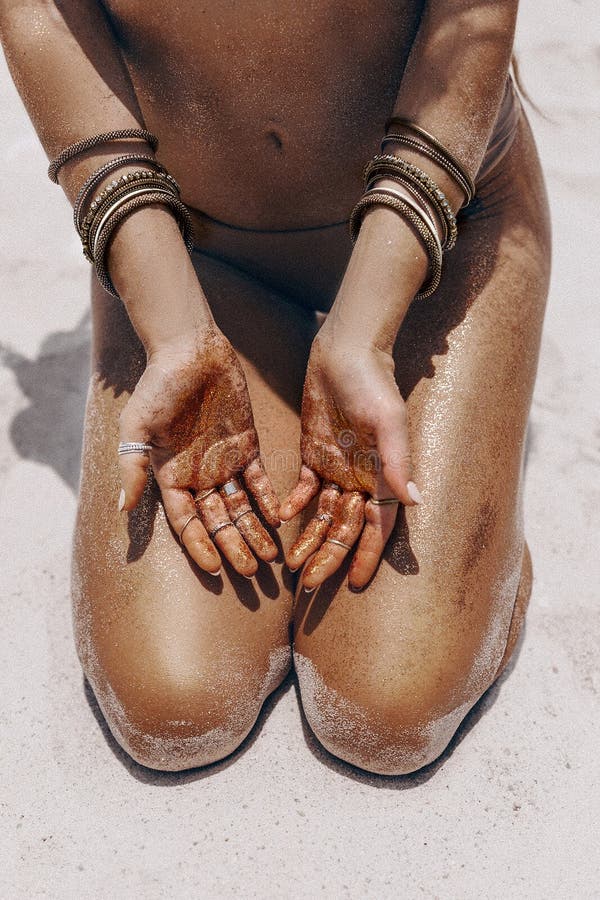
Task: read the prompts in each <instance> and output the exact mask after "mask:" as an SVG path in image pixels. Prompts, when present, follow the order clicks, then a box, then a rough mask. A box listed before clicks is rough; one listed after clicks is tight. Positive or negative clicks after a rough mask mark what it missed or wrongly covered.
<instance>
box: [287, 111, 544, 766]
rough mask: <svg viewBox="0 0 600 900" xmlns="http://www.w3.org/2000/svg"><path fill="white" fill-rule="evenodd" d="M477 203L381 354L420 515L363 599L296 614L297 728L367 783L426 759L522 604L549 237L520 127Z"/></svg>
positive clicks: (324, 603) (393, 546)
mask: <svg viewBox="0 0 600 900" xmlns="http://www.w3.org/2000/svg"><path fill="white" fill-rule="evenodd" d="M481 200H482V203H481V206H480V208H479V209H478V210H477V211H475V212H473V213H472V214H471V215H470V217H469V218H468V219H466V220H465V221H464V222H463V224H462V230H461V236H460V240H459V245H458V246H457V248H456V249H455V250H454V251H453V253H452V254H449V255H448V257H447V259H446V268H445V274H444V280H443V286H442V288H441V289H440V290H439V291H438V293H437V294H436V295H434V296H433V297H432V298H430V299H429V300H427V301H425V302H420V303H418V302H415V303H414V304H413V306H412V307H411V310H410V313H409V316H408V317H407V319H406V321H405V323H404V324H403V326H402V329H401V332H400V335H399V339H398V343H397V349H396V372H397V378H398V383H399V386H400V390H401V392H402V394H403V396H404V397H405V398H407V403H408V416H409V423H410V435H411V446H412V451H413V460H414V468H415V472H414V475H415V481H416V482H417V484H418V485H419V487H420V488H421V492H422V494H423V503H422V505H421V506H418V507H412V508H410V509H406V510H405V509H404V508H400V511H399V517H398V522H397V525H396V528H395V530H394V533H393V535H392V538H391V539H390V541H389V543H388V546H387V548H386V553H385V556H384V560H383V562H382V564H381V565H380V567H379V569H378V572H377V574H376V576H375V577H374V579H373V581H372V582H371V584H370V585H369V586H368V587H367V589H365V590H364V591H362V592H360V593H358V592H357V593H353V592H351V591H349V590H348V587H347V584H346V583H345V582H344V583H342V575H341V574H340V577H339V578H338V579H337V583H336V584H333V585H331V584H327V583H326V585H325V586H324V587H323V588H322V589H321V590H320V591H318V593H317V594H316V596H315V595H314V594H309V595H306V594H301V595H300V597H299V599H298V604H297V610H296V628H295V631H296V635H295V653H296V667H297V671H298V678H299V682H300V689H301V695H302V701H303V705H304V709H305V712H306V716H307V718H308V721H309V724H310V725H311V727H312V728H313V730H314V732H315V734H316V736H317V737H318V738H319V740H320V741H321V742H322V743H323V744H324V745H325V746H326V747H327V748H328V749H329V750H330V751H331V752H332V753H334V754H336V755H337V756H340V757H341V758H343V759H345V760H347V761H349V762H351V763H354V764H355V765H358V766H360V767H361V768H364V769H367V770H370V771H373V772H379V773H384V774H403V773H408V772H412V771H414V770H416V769H419V768H421V767H422V766H424V765H426V764H427V763H430V762H431V761H432V760H434V759H435V758H436V757H437V756H439V754H440V753H441V752H442V751H443V750H444V748H445V747H446V746H447V744H448V742H449V741H450V739H451V737H452V735H453V734H454V732H455V730H456V728H457V727H458V725H459V724H460V722H461V720H462V719H463V718H464V716H465V715H466V713H467V712H468V710H469V709H470V708H471V707H472V706H473V704H474V703H475V702H476V701H477V700H478V699H479V697H480V696H481V695H482V694H483V693H484V691H485V690H486V689H487V688H488V687H489V685H490V684H491V683H492V681H493V680H494V678H495V677H496V676H497V673H498V671H499V669H500V667H501V666H503V665H505V663H506V661H507V659H508V656H509V655H510V652H512V649H513V648H514V643H515V641H516V636H517V634H518V629H519V627H520V623H521V622H522V618H523V613H524V608H525V607H526V604H527V598H528V585H529V582H530V578H529V572H528V569H527V566H528V558H526V559H525V560H524V538H523V527H522V519H521V477H522V461H523V449H524V442H525V430H526V424H527V417H528V412H529V406H530V401H531V394H532V390H533V383H534V379H535V372H536V365H537V356H538V348H539V341H540V333H541V325H542V319H543V312H544V306H545V301H546V295H547V288H548V279H549V269H550V236H549V221H548V212H547V205H546V198H545V189H544V184H543V180H542V175H541V172H540V168H539V163H538V159H537V154H536V151H535V146H534V144H533V140H532V138H531V133H530V131H529V126H528V123H527V121H526V119H525V118H524V117H523V118H522V119H521V123H520V126H519V131H518V134H517V137H516V139H515V142H514V144H513V146H512V148H511V150H510V151H509V153H508V154H507V156H506V157H505V159H504V161H503V163H502V164H501V166H500V167H499V169H498V171H497V172H496V173H492V174H491V175H490V176H489V177H488V179H487V180H486V182H485V184H483V185H482V187H481ZM519 585H520V586H521V587H520V589H519ZM517 594H518V595H519V605H518V608H515V598H516V597H517ZM511 622H512V625H511Z"/></svg>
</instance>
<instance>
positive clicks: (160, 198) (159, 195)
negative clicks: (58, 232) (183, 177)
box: [94, 190, 194, 299]
mask: <svg viewBox="0 0 600 900" xmlns="http://www.w3.org/2000/svg"><path fill="white" fill-rule="evenodd" d="M153 203H162V204H166V205H167V206H169V207H170V208H171V209H172V210H173V212H174V214H175V216H176V218H177V221H178V224H179V228H180V230H181V235H182V237H183V241H184V243H185V245H186V248H187V251H188V253H190V254H191V253H192V251H193V249H194V244H193V225H192V218H191V216H190V214H189V212H188V210H187V207H186V206H185V205H184V204H183V203H182V202H181V200H179V199H178V198H177V197H175V196H174V195H173V194H171V193H169V192H167V191H166V190H162V191H160V192H159V191H147V192H145V193H144V194H142V195H141V196H138V197H132V198H128V199H127V202H126V203H125V204H124V205H123V206H121V207H120V208H119V209H118V210H116V212H114V213H113V214H112V215H111V216H110V218H109V219H108V221H107V222H106V224H105V226H104V228H103V230H102V234H101V235H100V237H99V239H98V241H97V242H96V246H95V248H94V265H95V268H96V275H97V276H98V280H99V281H100V283H101V284H102V286H103V288H104V289H105V290H106V291H108V293H109V294H112V295H113V297H116V298H117V299H120V298H119V294H118V292H117V290H116V289H115V287H114V285H113V283H112V281H111V280H110V277H109V275H108V271H107V269H106V262H105V256H106V251H107V248H108V244H109V241H110V240H111V237H112V233H113V231H114V230H115V228H116V227H117V225H119V223H120V222H122V221H123V219H126V218H127V216H129V215H131V213H133V212H135V210H137V209H140V208H141V207H143V206H149V205H150V204H153Z"/></svg>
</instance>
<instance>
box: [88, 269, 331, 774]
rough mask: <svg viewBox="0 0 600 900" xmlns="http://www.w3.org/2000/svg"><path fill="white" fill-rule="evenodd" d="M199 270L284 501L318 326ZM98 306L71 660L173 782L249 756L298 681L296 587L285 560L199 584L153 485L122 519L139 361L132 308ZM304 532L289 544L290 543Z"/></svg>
mask: <svg viewBox="0 0 600 900" xmlns="http://www.w3.org/2000/svg"><path fill="white" fill-rule="evenodd" d="M194 261H195V265H196V267H197V272H198V276H199V279H200V281H201V284H202V286H203V288H204V290H205V291H206V293H207V295H208V297H209V300H210V303H211V307H212V309H213V312H214V314H215V317H216V319H217V322H218V324H219V326H220V327H221V328H222V330H223V331H224V332H225V334H226V335H227V336H228V337H229V339H230V340H231V341H232V343H233V345H234V348H235V349H236V350H237V351H238V353H239V355H240V358H241V361H242V364H243V366H244V369H245V372H246V376H247V380H248V386H249V390H250V396H251V400H252V403H253V409H254V414H255V419H256V424H257V429H258V433H259V436H260V439H261V449H262V451H263V459H264V461H265V464H266V466H267V468H268V469H269V472H270V475H271V477H272V478H273V482H274V484H275V487H276V490H278V491H279V493H280V495H281V496H283V495H284V494H285V492H286V491H288V490H289V489H290V487H291V484H292V483H293V480H294V475H295V473H296V471H297V460H294V461H292V462H291V464H290V461H289V460H286V458H285V456H284V455H283V454H282V450H283V449H284V448H289V447H293V446H295V445H297V442H298V415H297V408H296V407H297V404H298V401H299V398H300V395H301V389H302V380H303V375H304V369H305V360H306V355H307V353H308V349H309V347H310V342H311V340H312V336H313V334H314V329H315V324H314V316H313V314H312V313H308V312H307V313H304V312H302V311H301V310H299V309H298V308H297V307H293V306H290V305H289V304H288V303H286V302H285V301H284V300H282V299H281V298H279V297H278V296H277V295H276V294H274V293H272V292H269V291H267V290H266V289H265V288H264V287H262V286H261V285H260V284H259V283H258V282H256V281H255V280H253V279H251V278H249V277H245V276H243V275H241V274H240V273H239V272H236V270H235V269H233V268H232V267H230V266H228V265H226V264H223V263H219V262H217V261H215V260H211V259H208V258H206V257H204V256H202V255H200V254H196V255H195V257H194ZM92 300H93V316H94V348H93V373H92V379H91V383H90V389H89V394H88V404H87V413H86V423H85V434H84V450H83V466H82V478H81V490H80V503H79V510H78V517H77V523H76V531H75V540H74V557H73V603H74V606H73V611H74V628H75V637H76V644H77V649H78V653H79V657H80V660H81V663H82V666H83V669H84V671H85V673H86V676H87V678H88V680H89V682H90V684H91V685H92V687H93V690H94V692H95V695H96V697H97V699H98V702H99V704H100V707H101V709H102V711H103V713H104V715H105V717H106V719H107V722H108V724H109V726H110V728H111V730H112V732H113V734H114V735H115V737H116V739H117V740H118V742H119V743H120V744H121V745H122V746H123V747H124V748H125V750H127V752H128V753H129V754H130V755H131V756H133V758H134V759H136V760H137V761H138V762H140V763H142V764H143V765H146V766H149V767H152V768H156V769H165V770H177V769H186V768H191V767H194V766H200V765H206V764H208V763H211V762H213V761H215V760H217V759H221V758H222V757H224V756H226V755H228V754H229V753H231V752H232V751H233V750H234V749H235V748H236V747H237V746H238V745H239V744H240V742H241V741H242V740H243V738H244V737H245V736H246V735H247V734H248V732H249V731H250V729H251V728H252V726H253V724H254V722H255V720H256V717H257V715H258V712H259V710H260V707H261V705H262V703H263V701H264V699H265V697H266V696H267V695H268V694H269V693H270V692H271V691H272V690H274V689H275V688H276V687H277V685H278V684H279V683H280V682H281V681H282V679H283V678H284V677H285V675H286V673H287V671H288V669H289V665H290V647H289V620H290V615H291V579H290V576H289V574H287V575H284V574H283V572H282V557H281V555H280V559H279V560H278V561H276V563H275V564H274V565H273V566H271V565H267V564H260V566H259V572H258V574H257V576H256V577H255V578H254V579H252V580H247V579H245V578H243V577H241V576H239V575H237V574H236V573H235V572H233V570H232V569H231V568H230V567H229V566H227V565H225V566H224V568H223V575H222V577H221V578H214V577H211V576H210V575H207V574H205V573H203V572H201V571H200V570H199V569H198V568H197V567H196V566H195V565H194V564H193V563H192V562H191V560H190V558H189V557H188V556H187V555H186V554H185V553H184V552H183V551H182V550H181V548H180V546H179V544H178V542H177V538H176V536H175V535H174V534H173V532H172V531H171V530H170V528H169V526H168V523H167V521H166V519H165V515H164V512H163V508H162V505H161V503H160V502H159V495H158V491H157V489H156V485H155V484H153V483H152V482H150V483H149V485H148V487H147V489H146V491H145V494H144V497H143V499H142V502H141V504H140V506H139V507H138V509H136V510H135V511H134V512H133V513H130V514H129V515H127V514H119V513H118V511H117V499H118V494H119V488H120V484H119V476H118V466H117V454H116V448H117V443H118V419H119V413H120V410H121V409H122V407H123V406H124V404H125V403H126V402H127V399H128V397H129V395H130V393H131V391H132V390H133V388H134V387H135V384H136V382H137V379H138V377H139V375H140V374H141V372H142V370H143V365H144V354H143V350H142V348H141V346H140V344H139V342H138V340H137V338H136V336H135V334H134V332H133V331H132V329H131V326H130V323H129V320H128V318H127V316H126V313H125V312H124V309H123V308H122V307H121V306H120V305H119V304H118V303H115V301H114V300H113V299H112V298H110V297H108V296H107V295H106V294H104V292H103V291H102V289H101V288H100V287H99V285H98V284H96V283H95V282H94V286H93V297H92ZM292 341H293V347H294V350H295V352H291V348H290V345H291V343H292ZM282 460H283V462H284V464H282ZM295 528H296V526H295V525H292V526H291V527H289V526H286V528H282V529H281V530H280V532H279V534H280V537H281V538H282V539H283V540H284V541H287V540H292V539H293V538H294V536H295V534H294V532H295Z"/></svg>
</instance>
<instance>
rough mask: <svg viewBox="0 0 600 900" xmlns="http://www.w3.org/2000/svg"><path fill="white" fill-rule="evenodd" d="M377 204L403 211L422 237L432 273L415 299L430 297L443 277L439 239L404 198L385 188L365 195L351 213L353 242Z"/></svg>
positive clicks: (404, 215)
mask: <svg viewBox="0 0 600 900" xmlns="http://www.w3.org/2000/svg"><path fill="white" fill-rule="evenodd" d="M376 205H381V206H389V207H390V209H394V210H395V211H396V212H398V213H401V214H402V216H403V217H404V218H405V219H407V220H408V221H409V222H410V224H411V225H412V226H413V228H414V229H415V231H417V233H418V234H419V236H420V237H421V239H422V241H423V243H424V244H425V248H426V249H427V252H428V254H429V261H430V264H431V266H430V268H431V275H430V278H429V281H428V282H427V285H426V286H425V287H424V288H421V290H420V291H418V293H417V294H415V299H424V298H425V297H430V296H431V294H433V293H434V291H436V290H437V288H438V287H439V284H440V281H441V278H442V252H441V249H440V245H439V239H438V237H437V234H435V235H434V234H433V233H432V232H431V230H430V228H429V226H428V225H427V224H426V222H424V220H423V217H422V215H419V214H418V213H416V212H414V210H413V209H412V208H411V207H410V206H409V205H408V203H405V201H404V200H400V199H399V198H398V197H394V196H390V195H388V194H384V193H383V190H379V191H377V190H374V191H373V193H372V194H369V195H363V196H362V197H361V198H360V200H359V201H358V203H357V204H356V206H355V207H354V209H353V210H352V213H351V214H350V237H351V239H352V242H353V243H354V242H355V241H356V238H357V237H358V232H359V231H360V226H361V223H362V217H363V215H364V213H365V211H366V210H367V209H368V208H369V207H370V206H376Z"/></svg>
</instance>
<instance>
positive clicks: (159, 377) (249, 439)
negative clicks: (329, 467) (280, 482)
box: [119, 326, 280, 578]
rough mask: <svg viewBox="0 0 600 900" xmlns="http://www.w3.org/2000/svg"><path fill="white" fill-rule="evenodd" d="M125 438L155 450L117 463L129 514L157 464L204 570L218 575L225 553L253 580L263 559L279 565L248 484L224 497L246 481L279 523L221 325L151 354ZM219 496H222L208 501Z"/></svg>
mask: <svg viewBox="0 0 600 900" xmlns="http://www.w3.org/2000/svg"><path fill="white" fill-rule="evenodd" d="M120 439H121V441H127V442H128V441H141V442H144V443H149V444H152V450H151V451H150V453H149V454H141V453H128V454H123V455H120V456H119V462H120V469H121V478H122V484H123V493H122V494H121V499H120V508H121V509H125V510H132V509H133V508H134V507H135V506H136V505H137V503H138V502H139V500H140V498H141V496H142V493H143V490H144V487H145V484H146V480H147V474H148V467H149V465H152V470H153V472H154V477H155V478H156V481H157V484H158V486H159V488H160V491H161V495H162V500H163V505H164V508H165V512H166V515H167V518H168V520H169V523H170V525H171V527H172V529H173V531H174V532H175V534H176V535H177V536H180V535H181V534H182V531H183V535H182V537H181V542H182V544H184V545H185V548H186V549H187V551H188V553H189V554H190V556H191V557H192V559H193V560H194V561H195V562H196V563H197V564H198V565H199V566H200V568H202V569H204V570H205V571H207V572H210V573H211V574H218V572H219V570H220V567H221V557H220V554H219V551H220V552H221V553H222V554H223V556H225V558H226V559H227V560H228V561H229V562H230V563H231V565H232V566H233V568H234V569H235V570H236V571H237V572H239V573H240V574H241V575H245V576H246V577H249V578H250V577H252V575H254V574H255V572H256V571H257V568H258V564H257V561H256V558H255V557H256V556H257V557H259V558H260V559H262V560H265V561H268V562H272V561H273V560H274V559H275V557H276V555H277V547H276V545H275V543H274V542H273V540H272V538H271V537H270V535H269V534H268V532H267V531H266V530H265V528H264V527H263V525H262V524H261V522H260V520H259V519H258V517H257V516H256V514H255V513H254V512H253V511H252V508H251V506H250V502H249V500H248V496H247V494H246V491H245V490H244V486H243V484H242V483H241V482H240V483H239V486H238V489H237V490H233V491H232V490H231V489H228V492H227V494H226V493H225V492H223V491H222V490H221V489H222V486H223V485H224V484H226V483H227V482H231V481H232V479H236V480H237V479H241V478H243V482H244V484H245V487H246V488H247V490H248V491H249V493H250V494H251V495H252V496H253V498H254V500H255V501H256V504H257V506H258V508H259V510H260V512H261V513H262V515H263V516H264V518H265V520H266V521H267V522H268V524H269V525H271V526H273V527H277V526H278V525H279V524H280V518H279V505H280V504H279V500H278V498H277V495H276V494H275V491H274V489H273V486H272V484H271V481H270V479H269V477H268V475H267V474H266V472H265V470H264V468H263V465H262V462H261V459H260V450H259V443H258V436H257V434H256V429H255V427H254V420H253V416H252V408H251V405H250V398H249V396H248V388H247V385H246V379H245V376H244V373H243V371H242V368H241V365H240V363H239V360H238V358H237V356H236V354H235V351H234V350H233V347H232V346H231V344H230V343H229V341H228V340H227V339H226V338H225V336H224V335H223V334H222V332H220V331H219V330H218V329H217V328H216V327H214V326H213V327H212V328H211V329H210V330H209V331H208V332H207V333H205V332H203V333H202V334H201V335H200V334H198V335H194V337H193V338H191V339H189V340H188V341H186V343H185V345H181V344H180V343H177V344H172V345H171V346H166V347H161V348H159V349H156V350H153V351H152V352H151V353H149V355H148V362H147V366H146V369H145V371H144V373H143V375H142V377H141V378H140V380H139V382H138V384H137V386H136V388H135V391H134V392H133V394H132V395H131V397H130V399H129V401H128V403H127V405H126V406H125V408H124V409H123V411H122V413H121V420H120ZM234 487H235V485H234ZM211 489H216V490H212V492H211V493H208V494H206V496H203V495H204V494H205V493H206V492H208V491H210V490H211ZM234 522H235V524H234ZM225 523H227V525H226V527H219V526H224V525H225ZM217 548H218V549H217Z"/></svg>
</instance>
